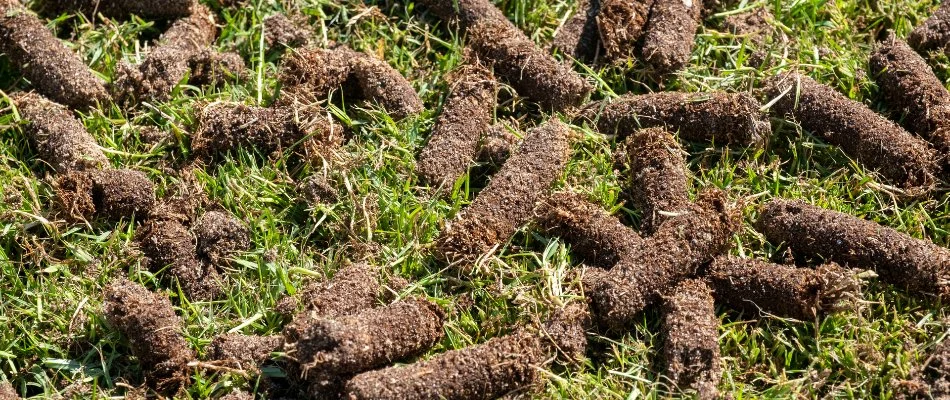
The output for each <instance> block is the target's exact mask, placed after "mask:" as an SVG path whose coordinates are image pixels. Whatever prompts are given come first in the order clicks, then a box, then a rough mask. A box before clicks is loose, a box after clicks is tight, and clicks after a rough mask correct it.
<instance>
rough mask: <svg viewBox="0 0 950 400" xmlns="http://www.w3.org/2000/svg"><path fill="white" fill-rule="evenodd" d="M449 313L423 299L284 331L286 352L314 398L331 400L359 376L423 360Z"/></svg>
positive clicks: (321, 320)
mask: <svg viewBox="0 0 950 400" xmlns="http://www.w3.org/2000/svg"><path fill="white" fill-rule="evenodd" d="M444 321H445V313H444V311H443V310H442V309H441V308H440V307H439V306H438V305H436V304H434V303H431V302H429V301H427V300H422V299H409V300H405V301H400V302H397V303H393V304H391V305H388V306H386V307H381V308H375V309H369V310H365V311H363V312H360V313H359V314H354V315H349V316H344V317H339V318H333V319H331V318H314V319H312V320H310V321H309V323H308V324H307V325H306V326H299V327H291V329H287V328H285V332H284V339H285V345H284V350H285V351H286V352H287V355H288V358H289V359H290V364H291V368H292V369H293V370H298V371H299V378H300V379H301V380H303V381H304V382H306V383H307V384H308V385H309V387H310V390H309V392H310V393H325V394H327V395H332V394H333V393H334V392H337V391H339V390H340V389H342V387H341V384H342V383H343V381H344V380H345V379H347V378H349V377H350V376H352V375H355V374H357V373H360V372H363V371H368V370H371V369H375V368H379V367H382V366H385V365H387V364H389V363H392V362H395V361H399V360H404V359H407V358H411V357H415V356H418V355H419V354H421V353H423V352H425V351H426V350H427V349H429V348H430V347H432V346H433V345H434V344H435V343H436V342H438V341H439V340H440V339H441V338H442V336H443V334H444V332H443V330H442V324H443V323H444Z"/></svg>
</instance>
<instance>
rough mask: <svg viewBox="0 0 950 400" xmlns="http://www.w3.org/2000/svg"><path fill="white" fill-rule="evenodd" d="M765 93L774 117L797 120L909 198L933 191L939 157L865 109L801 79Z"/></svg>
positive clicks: (782, 79)
mask: <svg viewBox="0 0 950 400" xmlns="http://www.w3.org/2000/svg"><path fill="white" fill-rule="evenodd" d="M765 92H766V95H767V96H768V98H769V99H778V100H777V101H775V102H774V103H773V104H772V108H771V112H772V113H773V114H775V115H776V116H778V117H784V118H792V119H794V120H795V121H797V122H798V123H799V124H801V126H802V128H804V129H806V130H808V131H810V132H812V133H814V134H815V135H817V136H819V137H821V138H823V139H824V140H826V141H828V142H829V143H831V144H833V145H836V146H838V147H840V148H841V150H842V151H844V152H845V153H847V154H848V155H849V156H851V157H854V158H856V159H857V160H858V161H860V162H861V163H863V164H864V165H866V166H868V167H869V168H871V169H875V170H877V171H878V172H879V173H880V174H881V175H882V176H884V177H885V178H886V179H887V180H889V181H891V182H893V183H894V184H896V185H899V186H901V187H902V188H904V189H906V191H907V192H908V194H909V195H919V194H923V193H927V192H929V191H930V190H932V189H933V186H934V172H935V170H936V160H937V157H936V155H935V153H934V151H933V150H932V149H931V148H930V147H929V146H928V144H927V142H924V141H923V140H921V139H919V138H916V137H914V136H913V135H911V134H910V133H909V132H907V131H905V130H904V129H903V128H901V127H900V126H898V125H897V124H895V123H893V122H891V121H889V120H887V119H886V118H884V117H882V116H880V115H878V114H877V113H875V112H874V111H873V110H871V109H870V108H868V107H867V106H866V105H864V104H862V103H859V102H857V101H854V100H851V99H849V98H847V97H845V96H844V95H842V94H841V93H838V92H837V91H835V90H834V89H833V88H831V87H829V86H826V85H822V84H820V83H818V82H815V80H813V79H811V78H809V77H807V76H803V75H799V74H797V73H786V74H783V75H779V76H776V77H773V78H770V79H769V80H768V81H767V82H766V89H765Z"/></svg>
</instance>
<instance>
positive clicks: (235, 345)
mask: <svg viewBox="0 0 950 400" xmlns="http://www.w3.org/2000/svg"><path fill="white" fill-rule="evenodd" d="M282 344H283V338H282V337H281V336H249V335H242V334H237V333H228V334H223V335H218V336H216V337H215V338H214V340H212V341H211V344H210V345H209V347H208V357H207V358H208V360H211V361H220V362H226V363H227V365H228V367H230V368H235V369H242V370H257V369H258V368H259V366H260V365H261V364H263V363H264V362H266V361H267V360H268V359H270V354H271V353H272V352H275V351H278V350H279V349H280V346H281V345H282Z"/></svg>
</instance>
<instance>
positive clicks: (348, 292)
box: [278, 263, 380, 331]
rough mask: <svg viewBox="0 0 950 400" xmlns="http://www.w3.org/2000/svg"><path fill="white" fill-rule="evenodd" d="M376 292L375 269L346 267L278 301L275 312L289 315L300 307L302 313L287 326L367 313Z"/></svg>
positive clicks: (357, 266) (377, 287)
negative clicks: (294, 295) (324, 279)
mask: <svg viewBox="0 0 950 400" xmlns="http://www.w3.org/2000/svg"><path fill="white" fill-rule="evenodd" d="M379 292H380V285H379V279H378V277H377V272H376V270H375V268H373V267H372V266H370V265H368V264H363V263H354V264H348V265H346V266H343V267H342V268H340V270H338V271H337V272H336V274H335V275H333V278H332V279H330V280H328V281H325V282H314V283H311V284H309V285H307V286H306V287H304V288H303V289H300V291H299V292H298V293H299V295H298V296H296V297H287V298H285V299H282V300H281V301H280V304H279V305H278V309H279V310H280V311H281V313H283V314H285V315H289V314H292V313H294V312H296V311H297V309H298V304H299V305H302V306H303V311H301V312H300V313H299V314H298V315H297V317H296V318H295V322H293V323H291V325H294V324H297V325H300V324H303V325H306V324H307V322H306V321H307V320H308V319H311V318H313V317H331V318H335V317H342V316H345V315H350V314H356V313H359V312H361V311H364V310H369V309H371V308H373V307H375V306H376V304H377V297H378V295H379ZM303 328H304V326H301V327H299V329H303ZM291 329H297V328H291ZM288 331H289V330H288Z"/></svg>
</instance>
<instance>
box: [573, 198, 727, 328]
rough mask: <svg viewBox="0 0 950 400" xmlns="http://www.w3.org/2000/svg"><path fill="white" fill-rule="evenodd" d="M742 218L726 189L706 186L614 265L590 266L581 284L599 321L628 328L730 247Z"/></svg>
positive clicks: (603, 323)
mask: <svg viewBox="0 0 950 400" xmlns="http://www.w3.org/2000/svg"><path fill="white" fill-rule="evenodd" d="M739 222H740V219H739V214H738V211H737V210H735V209H734V208H733V207H731V206H730V205H729V204H728V201H727V199H726V195H725V193H723V192H721V191H718V190H713V191H707V192H704V193H702V194H701V195H700V197H699V198H698V199H697V201H696V203H693V204H691V205H690V207H689V208H688V209H687V210H686V211H685V212H684V213H682V215H680V216H678V217H676V218H672V219H669V220H667V221H666V222H664V223H663V224H662V225H660V228H659V229H658V230H657V232H656V234H654V235H653V236H650V237H648V238H645V239H644V240H643V242H642V245H640V246H638V247H637V248H636V249H633V250H632V251H631V252H630V255H628V256H627V257H625V258H624V259H622V260H621V261H620V263H619V264H617V265H616V266H614V267H613V268H612V269H610V270H609V271H600V270H597V269H596V268H592V269H590V270H589V271H588V272H590V273H587V274H585V275H584V277H583V284H584V292H585V293H586V294H587V296H588V302H589V303H590V305H591V312H592V314H593V315H594V319H595V321H597V323H598V325H600V326H601V327H602V328H605V329H615V330H621V329H624V327H625V326H627V325H628V324H629V323H630V322H631V321H632V320H634V318H635V317H636V315H637V314H639V313H640V312H641V311H643V310H644V309H645V308H646V307H647V306H649V305H651V304H655V303H657V302H658V301H659V299H660V296H661V295H662V294H664V293H668V290H670V289H672V288H673V287H674V286H675V285H676V284H677V283H679V282H680V281H681V280H683V279H686V278H688V277H689V276H691V275H694V274H695V273H696V270H697V269H698V268H699V267H700V266H702V265H703V264H706V263H708V262H710V261H712V259H713V258H714V257H716V256H717V255H719V254H722V253H724V252H726V251H728V249H729V246H730V239H731V238H732V235H733V234H734V233H735V232H736V231H737V229H738V227H739Z"/></svg>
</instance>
